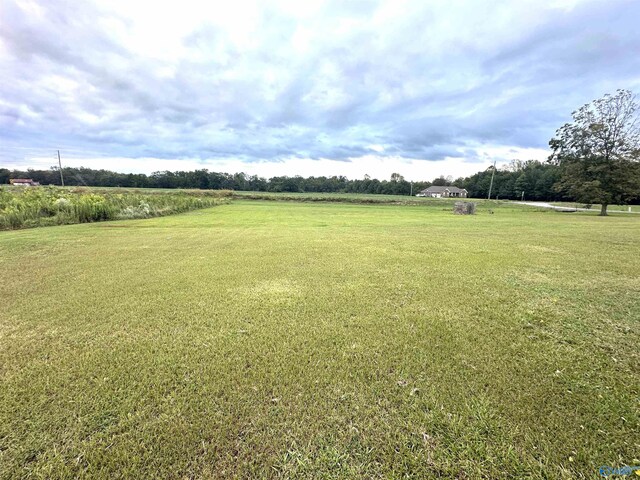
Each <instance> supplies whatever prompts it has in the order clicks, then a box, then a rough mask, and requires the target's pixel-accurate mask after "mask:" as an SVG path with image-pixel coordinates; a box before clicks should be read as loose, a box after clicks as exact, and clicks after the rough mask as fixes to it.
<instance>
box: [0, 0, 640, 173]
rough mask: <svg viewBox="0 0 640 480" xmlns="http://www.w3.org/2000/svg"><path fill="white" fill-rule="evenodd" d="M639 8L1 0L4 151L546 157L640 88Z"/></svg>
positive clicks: (268, 157)
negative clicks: (572, 128) (611, 98)
mask: <svg viewBox="0 0 640 480" xmlns="http://www.w3.org/2000/svg"><path fill="white" fill-rule="evenodd" d="M638 17H640V4H639V3H638V2H635V1H632V0H613V1H608V2H605V1H595V0H592V1H590V0H584V1H572V2H556V3H549V4H545V5H541V4H540V2H534V1H530V0H526V1H522V2H515V3H514V2H509V1H506V0H494V1H491V2H480V3H479V2H474V1H472V0H467V1H462V0H454V1H451V2H445V1H436V2H420V1H418V0H414V1H409V0H406V1H397V0H394V1H391V0H381V1H377V2H375V1H372V2H340V1H337V0H334V1H315V0H314V1H305V2H297V1H293V0H291V1H280V2H269V4H268V5H267V4H264V3H263V2H259V1H258V0H254V1H252V0H238V1H236V2H233V3H232V4H228V5H225V7H224V8H223V7H221V6H220V5H218V4H215V5H214V4H212V5H210V6H209V7H206V8H205V7H203V5H202V4H201V2H197V1H195V0H184V1H182V2H179V3H174V2H160V3H157V4H154V6H153V11H152V12H151V11H150V10H149V6H148V4H146V3H143V2H131V1H124V0H118V1H106V0H104V1H99V2H80V3H78V2H71V1H68V0H67V1H65V0H53V1H52V0H50V1H47V2H45V1H35V0H20V1H18V0H6V1H4V2H2V4H0V19H1V20H0V22H1V25H0V74H1V75H2V78H3V82H2V83H0V142H1V146H0V164H9V163H11V164H13V165H17V164H20V165H25V164H29V162H31V164H35V162H36V161H37V158H41V157H42V156H43V153H44V152H49V151H55V150H56V149H58V148H59V149H63V150H64V152H65V156H67V157H70V158H71V159H84V160H85V161H87V162H93V161H95V162H98V163H99V164H100V165H102V166H103V167H107V168H112V169H115V170H121V171H122V170H128V169H130V168H131V165H133V163H132V160H131V159H140V160H138V161H145V162H147V165H148V166H147V168H146V170H147V171H150V170H157V169H158V168H154V167H153V164H154V162H155V164H157V165H161V164H165V163H166V162H172V163H171V165H174V164H175V165H185V166H186V165H192V164H193V162H195V163H196V164H198V165H201V164H207V165H218V164H220V165H224V166H225V167H229V168H231V167H232V166H233V167H242V166H247V168H254V167H255V168H258V167H256V166H257V165H259V166H260V169H262V168H273V170H274V171H278V169H279V168H280V167H281V166H282V165H285V164H286V165H287V167H288V168H289V169H290V171H291V172H294V173H295V172H302V171H314V172H315V171H316V167H317V166H322V167H323V168H325V167H326V168H329V167H331V168H334V169H335V170H336V172H337V171H343V169H348V167H345V165H344V164H348V163H353V164H354V165H357V168H355V169H353V170H352V171H351V170H349V171H350V172H352V174H354V175H355V174H356V171H357V172H361V173H362V172H365V173H367V172H366V165H367V163H366V162H373V163H371V164H372V165H373V164H376V165H377V163H376V162H387V164H388V165H389V169H390V170H392V171H395V170H399V169H400V168H395V169H394V168H393V167H394V166H397V167H403V168H404V167H407V165H410V166H412V168H415V169H417V170H416V171H424V172H425V173H426V170H420V169H418V167H416V165H419V164H420V162H421V161H422V162H424V163H429V162H431V163H432V165H431V166H428V168H429V169H431V168H432V167H433V166H435V167H437V168H438V169H439V171H440V172H441V173H444V174H452V175H456V172H457V171H458V170H457V169H458V166H456V165H465V166H466V167H465V168H468V169H469V170H468V171H467V172H466V173H467V174H468V173H473V172H474V171H475V170H474V169H476V167H475V166H478V165H480V164H482V165H484V164H485V163H486V164H488V163H490V162H491V160H492V159H491V158H488V157H487V152H494V154H495V155H497V158H496V159H497V160H498V161H502V160H503V155H515V154H516V153H513V152H517V154H518V155H528V154H533V155H535V156H536V158H538V157H540V156H541V155H540V152H541V151H542V150H544V149H545V148H546V145H547V142H548V140H549V138H550V137H551V136H552V135H553V133H554V131H555V129H556V128H557V127H558V126H560V125H561V124H562V123H563V122H564V121H567V120H568V119H569V114H570V112H571V111H572V110H574V109H575V108H576V107H578V106H580V105H581V104H583V103H585V102H588V101H590V100H592V99H593V98H597V97H599V96H601V95H602V94H604V93H606V92H611V91H614V90H615V89H617V88H630V89H636V90H638V87H639V86H640V34H639V33H638V29H637V25H636V21H635V19H636V18H638ZM371 145H377V146H381V147H382V148H378V149H375V150H374V151H373V152H372V149H371ZM496 152H498V153H496ZM509 152H511V153H509ZM372 153H374V154H375V156H372ZM92 159H93V160H92ZM101 159H102V160H101ZM123 159H128V160H123ZM142 159H144V160H142ZM179 159H183V160H179ZM231 159H232V160H231ZM507 160H508V158H507ZM231 161H232V162H236V163H229V162H231ZM100 162H102V163H100ZM176 162H182V163H176ZM309 162H316V163H315V164H313V163H309ZM327 162H329V163H327ZM456 162H457V163H456ZM270 165H271V167H269V166H270ZM309 165H315V166H316V167H313V168H311V167H310V166H309ZM474 165H475V166H474ZM185 168H186V167H183V168H182V169H185ZM376 168H378V170H379V171H380V172H381V174H382V172H383V170H385V169H382V168H379V167H376ZM245 170H246V168H245ZM344 171H347V170H344ZM385 171H386V170H385ZM336 172H333V171H327V172H325V174H328V175H331V174H333V173H336ZM370 174H371V173H370ZM267 176H270V175H268V174H267ZM405 176H410V175H406V173H405Z"/></svg>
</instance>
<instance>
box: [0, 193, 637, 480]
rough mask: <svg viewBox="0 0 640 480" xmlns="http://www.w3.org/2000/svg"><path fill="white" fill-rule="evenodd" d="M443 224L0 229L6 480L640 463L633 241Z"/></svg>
mask: <svg viewBox="0 0 640 480" xmlns="http://www.w3.org/2000/svg"><path fill="white" fill-rule="evenodd" d="M441 205H442V204H425V205H417V206H412V205H351V204H333V203H311V202H309V203H300V202H270V201H250V200H235V201H233V202H232V203H231V204H228V205H222V206H218V207H216V208H212V209H205V210H197V211H193V212H189V213H185V214H181V215H174V216H169V217H162V218H153V219H146V220H128V221H116V222H104V223H95V224H81V225H69V226H59V227H49V228H40V229H31V230H20V231H5V232H0V268H1V269H2V272H3V274H2V276H1V277H0V292H2V308H1V309H0V478H6V479H10V478H11V479H12V478H77V477H85V478H264V477H273V478H420V479H422V478H437V477H441V478H598V477H599V475H598V469H599V467H600V466H601V465H612V466H620V465H634V464H635V465H638V464H640V460H639V459H638V457H639V456H640V436H639V435H638V432H639V431H640V430H639V403H638V402H639V393H640V381H639V380H638V378H639V374H640V358H639V353H638V344H639V342H638V340H639V335H638V328H639V325H638V321H639V318H640V243H639V242H638V240H639V239H640V221H638V219H637V218H635V216H629V215H623V214H620V215H617V216H611V217H608V218H600V217H597V216H595V215H593V216H592V215H590V214H587V215H567V214H562V213H558V212H552V211H547V212H539V211H536V210H535V209H530V208H529V209H527V208H522V207H515V206H509V205H507V204H505V205H502V206H501V207H498V208H496V209H495V211H494V214H489V213H488V211H487V210H486V209H481V210H480V213H479V214H478V215H475V216H468V217H467V216H455V215H452V214H451V213H450V210H449V208H446V209H443V208H442V206H441Z"/></svg>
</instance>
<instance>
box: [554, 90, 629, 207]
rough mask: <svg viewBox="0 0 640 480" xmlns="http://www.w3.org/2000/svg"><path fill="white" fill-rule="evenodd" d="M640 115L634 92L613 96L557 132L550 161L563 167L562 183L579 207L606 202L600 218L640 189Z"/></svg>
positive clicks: (584, 110) (575, 114) (591, 105)
mask: <svg viewBox="0 0 640 480" xmlns="http://www.w3.org/2000/svg"><path fill="white" fill-rule="evenodd" d="M639 112H640V109H639V105H638V102H637V101H636V97H635V95H634V94H633V93H631V92H630V91H628V90H618V91H617V92H616V93H615V94H614V95H610V94H607V95H605V96H604V97H602V98H600V99H598V100H594V101H593V102H591V103H589V104H586V105H584V106H583V107H581V108H580V109H578V110H577V111H575V112H573V114H572V116H573V122H572V123H566V124H565V125H564V126H562V127H561V128H559V129H558V130H557V131H556V137H555V138H553V139H551V141H550V142H549V145H550V146H551V148H552V150H553V153H552V155H551V156H550V157H549V160H550V161H551V162H553V163H555V164H557V165H560V167H561V170H562V176H561V178H560V181H559V182H558V184H557V187H558V189H559V190H561V191H564V192H566V193H567V194H569V195H570V196H571V197H573V198H575V199H576V200H577V201H579V202H585V203H600V204H601V205H602V208H601V210H600V215H606V214H607V207H608V206H609V205H612V204H619V203H626V202H627V201H629V200H630V199H633V198H634V197H637V196H638V191H639V190H640V164H639V160H640V119H639V118H638V113H639Z"/></svg>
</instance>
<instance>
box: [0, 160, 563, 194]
mask: <svg viewBox="0 0 640 480" xmlns="http://www.w3.org/2000/svg"><path fill="white" fill-rule="evenodd" d="M492 172H493V167H489V168H488V169H486V170H484V171H481V172H478V173H476V174H474V175H472V176H470V177H466V178H462V177H461V178H458V179H453V178H451V177H444V176H441V177H438V178H436V179H434V180H432V181H418V182H409V181H407V180H406V179H405V178H404V177H403V176H402V175H400V174H397V173H394V174H393V175H391V178H390V179H389V180H379V179H376V178H371V177H369V176H368V175H365V177H364V178H363V179H354V180H350V179H348V178H346V177H344V176H330V177H326V176H320V177H301V176H279V177H271V178H268V179H267V178H263V177H259V176H257V175H247V174H245V173H234V174H229V173H222V172H210V171H208V170H206V169H202V170H194V171H176V172H171V171H162V172H154V173H152V174H150V175H146V174H144V173H118V172H113V171H110V170H96V169H91V168H85V167H80V168H75V167H65V168H64V169H63V173H64V182H65V185H68V186H92V187H93V186H95V187H126V188H195V189H214V190H217V189H229V190H240V191H257V192H314V193H317V192H341V193H367V194H382V195H411V194H413V195H415V194H417V193H418V192H420V191H421V190H423V189H425V188H427V187H430V186H432V185H438V186H450V185H453V186H456V187H459V188H465V189H467V191H468V192H469V196H470V197H475V198H486V197H487V196H488V194H489V185H490V183H491V174H492ZM11 178H32V179H33V180H35V181H37V182H40V183H41V184H42V185H60V173H59V170H58V168H57V167H52V168H51V169H49V170H32V169H29V170H26V171H21V170H8V169H3V168H0V184H6V183H9V180H10V179H11ZM559 179H560V169H559V168H558V167H557V166H555V165H552V164H549V163H543V162H539V161H536V160H529V161H513V162H511V164H509V165H508V166H507V167H505V168H497V169H496V171H495V175H494V180H493V187H492V195H491V197H492V198H499V199H521V198H522V197H523V195H522V194H523V192H524V198H525V199H528V200H547V201H549V200H571V198H570V197H568V196H566V195H563V194H561V193H559V192H558V191H556V190H555V189H554V186H555V185H556V183H557V182H558V181H559Z"/></svg>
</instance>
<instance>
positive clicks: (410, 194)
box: [409, 182, 413, 197]
mask: <svg viewBox="0 0 640 480" xmlns="http://www.w3.org/2000/svg"><path fill="white" fill-rule="evenodd" d="M409 184H410V185H411V193H409V196H410V197H413V182H409Z"/></svg>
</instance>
